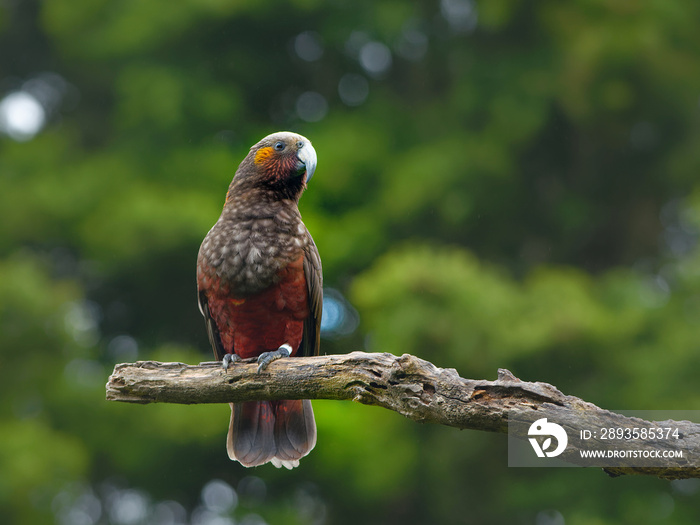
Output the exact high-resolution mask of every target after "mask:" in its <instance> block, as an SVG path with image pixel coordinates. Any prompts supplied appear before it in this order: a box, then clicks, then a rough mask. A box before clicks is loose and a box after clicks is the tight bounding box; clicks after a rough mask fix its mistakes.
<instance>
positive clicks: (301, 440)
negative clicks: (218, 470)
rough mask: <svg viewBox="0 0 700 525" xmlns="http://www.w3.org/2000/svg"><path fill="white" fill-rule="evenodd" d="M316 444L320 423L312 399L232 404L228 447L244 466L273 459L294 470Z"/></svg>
mask: <svg viewBox="0 0 700 525" xmlns="http://www.w3.org/2000/svg"><path fill="white" fill-rule="evenodd" d="M315 445H316V422H315V421H314V413H313V409H312V407H311V401H309V400H308V399H304V400H293V401H272V402H271V401H250V402H246V403H235V404H234V403H231V424H230V426H229V431H228V436H227V439H226V448H227V450H228V456H229V458H231V459H232V460H236V461H239V462H240V463H241V464H242V465H243V466H246V467H255V466H258V465H263V464H265V463H268V462H271V463H272V464H273V465H274V466H275V467H278V468H279V467H286V468H288V469H291V468H294V467H296V466H298V465H299V460H300V459H301V458H302V457H304V456H306V455H307V454H308V453H309V452H311V450H312V449H313V448H314V446H315Z"/></svg>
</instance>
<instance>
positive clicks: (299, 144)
mask: <svg viewBox="0 0 700 525" xmlns="http://www.w3.org/2000/svg"><path fill="white" fill-rule="evenodd" d="M303 147H304V141H303V140H300V141H299V142H297V149H301V148H303Z"/></svg>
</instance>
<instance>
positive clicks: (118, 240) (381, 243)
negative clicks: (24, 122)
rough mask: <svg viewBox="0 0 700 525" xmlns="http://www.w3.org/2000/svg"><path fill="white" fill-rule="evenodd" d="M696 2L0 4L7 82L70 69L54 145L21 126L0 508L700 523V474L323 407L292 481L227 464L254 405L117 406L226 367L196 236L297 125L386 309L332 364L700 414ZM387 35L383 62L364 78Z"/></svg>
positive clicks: (0, 145) (360, 267) (332, 231)
mask: <svg viewBox="0 0 700 525" xmlns="http://www.w3.org/2000/svg"><path fill="white" fill-rule="evenodd" d="M699 19H700V3H698V2H697V1H695V0H676V1H674V2H669V1H652V2H635V1H632V0H607V1H605V2H602V1H596V0H574V1H569V2H553V1H545V0H541V1H521V2H517V1H512V0H489V1H488V2H487V1H479V2H475V3H471V2H468V1H466V0H443V1H442V2H437V1H428V0H422V1H417V2H400V1H396V0H375V1H373V2H355V1H350V0H334V1H331V2H322V1H320V0H295V1H292V2H278V1H273V0H256V1H243V0H237V1H236V0H233V1H224V0H206V1H205V0H200V1H193V0H190V1H182V2H166V1H163V0H149V1H136V0H122V1H114V0H109V1H108V0H73V1H71V2H68V1H66V0H53V1H51V2H37V1H35V0H26V1H21V2H5V3H3V4H2V5H1V6H0V49H2V53H0V96H4V95H6V94H8V93H10V92H12V91H14V90H18V89H22V86H23V85H24V84H23V82H26V81H27V80H29V79H31V78H35V77H36V76H37V75H40V74H41V73H42V72H45V71H50V72H53V73H56V74H58V75H60V76H61V77H62V78H63V79H65V80H66V81H67V82H68V83H69V85H68V89H67V90H66V92H65V93H64V96H63V99H62V104H61V105H60V106H58V107H57V108H55V109H54V110H53V111H52V112H50V120H49V122H48V124H47V125H46V127H45V128H44V129H43V130H42V131H41V132H40V133H39V134H38V135H36V136H35V137H34V138H32V139H31V140H27V141H15V140H12V139H11V138H9V137H7V136H0V395H1V396H2V399H3V403H2V404H1V405H0V522H2V523H11V524H18V525H23V524H34V523H50V522H54V521H55V522H57V523H62V524H65V523H71V524H77V525H82V524H85V525H91V524H94V523H100V524H108V523H115V524H121V523H124V524H134V523H162V524H166V523H197V524H214V523H218V524H227V523H233V522H236V523H247V524H248V525H251V524H256V523H258V524H259V523H263V522H266V523H270V524H276V523H288V524H294V523H318V524H320V523H333V524H336V523H337V524H343V523H406V524H412V523H416V524H418V523H445V524H452V523H455V524H456V523H506V522H508V523H523V524H525V523H536V524H538V525H546V524H551V525H560V524H563V523H566V524H567V525H607V524H617V523H624V524H646V523H649V524H652V523H674V524H695V523H698V522H700V502H699V498H700V482H698V480H690V481H686V482H673V483H669V482H664V481H660V480H654V479H635V478H621V479H609V478H607V477H606V476H605V475H604V474H603V473H601V472H599V471H595V470H583V469H536V470H531V469H512V468H511V469H509V468H508V467H507V466H506V440H505V437H504V436H498V435H487V434H481V433H475V432H459V431H456V430H454V429H449V428H440V427H432V426H420V425H416V424H415V423H412V422H409V421H406V420H403V419H402V418H400V417H399V416H397V415H396V414H393V413H389V412H386V411H382V410H379V409H374V408H369V407H361V406H355V405H353V404H351V403H331V402H318V403H315V409H316V414H317V422H318V427H319V441H318V445H317V447H316V449H315V450H314V452H313V453H312V454H311V455H310V456H309V457H308V458H306V459H304V461H302V463H301V467H300V468H298V469H296V470H294V471H292V472H287V471H284V472H281V471H277V470H275V469H274V468H272V467H269V466H266V467H262V468H258V469H256V470H253V471H249V470H245V469H243V468H242V467H240V466H239V465H238V464H233V463H231V462H230V461H229V460H228V459H227V458H226V454H225V449H224V440H225V433H226V425H227V420H228V419H227V418H228V408H227V407H224V406H192V407H181V406H144V407H141V406H122V405H117V404H113V403H111V404H110V403H106V402H105V401H104V383H105V382H106V379H107V377H108V375H109V373H110V371H111V369H112V367H113V365H114V364H115V363H116V362H119V361H124V360H133V359H137V358H138V359H160V360H168V361H175V360H182V361H186V362H191V363H196V362H199V361H202V360H207V359H209V356H210V350H209V348H208V345H207V341H206V337H205V333H204V327H203V325H202V322H201V318H200V315H199V313H198V311H197V308H196V300H195V293H194V292H195V285H194V264H195V259H196V253H197V249H198V246H199V243H200V241H201V239H202V238H203V237H204V235H205V233H206V232H207V230H208V228H209V227H210V226H211V225H212V224H213V223H214V221H215V220H216V218H217V217H218V213H219V210H220V206H221V205H222V202H223V198H224V193H225V190H226V187H227V185H228V182H229V181H230V178H231V176H232V175H233V173H234V170H235V168H236V166H237V164H238V162H239V161H240V159H241V158H242V157H243V156H244V155H245V153H246V151H247V149H248V148H249V147H250V145H251V144H253V143H255V142H256V141H257V140H259V138H261V137H262V136H263V135H265V134H267V133H270V132H273V131H277V130H279V129H292V130H295V131H298V132H300V133H303V134H304V135H306V136H308V137H309V138H310V139H311V140H312V141H313V143H314V145H315V147H316V150H317V152H318V155H319V167H318V170H317V174H316V176H315V177H314V179H313V181H312V182H311V184H310V188H309V191H308V192H307V193H306V194H305V195H304V197H303V199H302V213H303V215H304V218H305V222H306V223H307V226H308V227H309V229H310V230H311V232H312V234H313V236H314V238H315V239H316V242H317V245H318V247H319V250H320V252H321V256H322V258H323V261H324V273H325V279H326V284H327V285H328V286H330V287H333V288H336V289H338V290H341V291H342V292H343V293H344V294H345V295H346V296H347V297H348V298H349V300H350V302H351V303H352V304H353V305H354V307H355V308H356V309H357V310H358V312H359V315H360V319H361V324H360V328H359V329H358V330H357V331H356V332H355V333H353V334H352V335H350V336H348V337H345V338H334V339H331V338H329V339H325V340H324V341H323V348H322V351H324V352H326V353H337V352H347V351H351V350H356V349H363V348H364V349H367V350H369V351H383V352H391V353H394V354H401V353H404V352H407V353H412V354H415V355H418V356H420V357H423V358H425V359H428V360H430V361H432V362H434V363H435V364H437V365H438V366H443V367H452V368H456V369H457V370H458V371H459V372H460V374H461V375H463V376H465V377H473V378H482V377H486V378H492V377H494V376H495V371H496V368H498V367H505V368H508V369H510V370H511V371H513V372H514V373H515V374H516V375H517V376H518V377H520V378H522V379H525V380H541V381H547V382H551V383H553V384H555V385H557V386H558V387H559V388H560V389H561V390H563V391H564V392H565V393H568V394H573V395H576V396H579V397H582V398H584V399H586V400H588V401H591V402H594V403H596V404H598V405H600V406H602V407H605V408H610V409H698V408H700V390H699V389H698V371H699V370H700V251H699V250H698V248H697V247H696V240H697V238H698V231H700V178H699V177H698V173H699V172H700V147H698V144H700V107H699V102H698V101H699V99H700V32H698V30H697V21H698V20H699ZM305 31H311V32H312V33H311V35H312V37H313V38H315V41H316V42H317V43H320V45H321V46H322V49H323V53H322V55H321V56H320V57H318V58H317V59H314V60H311V61H309V60H304V59H302V58H301V57H300V56H299V53H298V52H297V51H295V49H296V48H295V42H296V43H298V40H296V39H297V37H298V35H299V34H301V33H303V32H305ZM369 42H374V43H381V44H383V45H384V46H386V47H385V48H382V49H388V50H390V51H391V58H392V61H391V65H390V67H389V68H388V69H386V70H384V71H381V72H377V73H374V74H371V73H369V72H368V71H366V70H365V69H363V66H362V60H361V53H362V49H363V47H362V46H365V45H366V44H367V43H369ZM302 54H303V53H302ZM346 74H354V75H360V76H362V77H363V78H365V80H366V82H367V86H368V88H369V93H368V96H367V98H366V100H364V102H363V103H361V104H357V105H352V106H348V105H346V104H344V103H343V101H342V100H341V97H340V96H339V92H338V85H339V82H340V80H341V78H343V76H344V75H346ZM354 78H357V77H354ZM309 91H311V92H315V93H318V94H320V95H321V96H322V97H324V99H325V101H326V103H327V112H326V113H324V114H323V115H322V116H323V118H321V119H320V120H319V119H316V118H314V119H311V120H313V121H312V122H309V121H308V119H307V120H303V119H302V118H300V116H299V115H300V114H299V112H298V111H297V109H298V108H297V102H298V100H299V97H300V95H302V94H303V93H305V92H309ZM136 348H138V351H136ZM212 480H219V481H215V482H214V485H212ZM221 482H223V483H221ZM217 483H219V484H218V485H217ZM212 486H213V487H216V486H218V487H224V489H225V488H226V487H232V488H233V489H235V491H236V492H235V493H233V492H231V491H230V489H229V492H226V490H224V493H225V495H226V494H228V496H226V497H228V500H227V499H226V497H224V498H223V500H222V499H221V498H219V500H216V498H214V499H213V500H212V497H211V494H214V492H211V491H209V492H207V491H206V490H204V491H203V490H202V489H203V487H210V488H211V487H212ZM207 494H208V495H209V496H207ZM231 494H233V496H231ZM232 497H233V499H231V498H232ZM212 501H214V504H212ZM216 501H224V502H226V501H228V504H220V505H219V506H218V507H217V504H216ZM125 509H126V510H125ZM217 520H218V521H217Z"/></svg>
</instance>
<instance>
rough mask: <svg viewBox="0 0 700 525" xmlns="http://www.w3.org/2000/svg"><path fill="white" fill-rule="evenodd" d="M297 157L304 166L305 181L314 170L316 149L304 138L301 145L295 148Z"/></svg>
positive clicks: (309, 178)
mask: <svg viewBox="0 0 700 525" xmlns="http://www.w3.org/2000/svg"><path fill="white" fill-rule="evenodd" d="M297 159H299V162H300V163H301V164H303V165H304V167H305V168H306V182H309V181H310V180H311V177H313V174H314V171H316V150H315V149H314V147H313V146H312V145H311V142H309V141H308V140H305V141H304V142H303V143H302V145H301V147H300V148H299V149H298V150H297Z"/></svg>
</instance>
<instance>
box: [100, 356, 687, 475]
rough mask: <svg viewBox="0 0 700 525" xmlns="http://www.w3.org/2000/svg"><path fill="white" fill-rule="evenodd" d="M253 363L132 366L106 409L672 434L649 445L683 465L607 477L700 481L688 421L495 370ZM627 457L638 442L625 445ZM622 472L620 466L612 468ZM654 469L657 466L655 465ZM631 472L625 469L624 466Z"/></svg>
mask: <svg viewBox="0 0 700 525" xmlns="http://www.w3.org/2000/svg"><path fill="white" fill-rule="evenodd" d="M256 369H257V365H256V364H254V363H246V362H242V363H236V364H234V365H233V366H231V367H230V368H229V369H228V370H226V371H224V370H223V369H222V367H221V363H220V362H208V363H201V364H200V365H198V366H192V365H187V364H184V363H158V362H155V361H139V362H137V363H133V364H131V363H123V364H119V365H117V366H116V367H115V368H114V372H113V374H112V376H111V377H110V378H109V382H108V383H107V400H109V401H124V402H130V403H181V404H196V403H228V402H240V401H250V400H274V399H334V400H353V401H358V402H360V403H363V404H367V405H378V406H381V407H384V408H387V409H389V410H393V411H395V412H398V413H399V414H402V415H404V416H406V417H407V418H409V419H413V420H414V421H418V422H421V423H438V424H442V425H447V426H451V427H456V428H460V429H473V430H485V431H489V432H500V433H505V432H508V424H509V420H510V423H511V433H510V434H511V436H516V437H518V438H519V439H527V437H528V435H527V433H528V429H529V428H530V424H531V423H532V422H533V420H534V419H540V418H547V419H548V420H549V421H556V422H557V423H558V424H560V425H561V426H563V427H564V428H565V429H566V430H567V433H568V435H569V436H572V435H573V436H577V435H579V432H580V430H584V429H585V430H589V429H603V428H606V429H608V428H630V429H632V428H646V429H653V428H669V427H670V428H673V429H678V436H679V437H678V438H676V439H657V440H653V445H654V447H655V448H656V449H659V450H665V451H671V452H673V451H677V450H682V451H684V454H683V455H684V457H683V458H678V459H668V460H665V462H664V466H658V465H655V464H653V463H649V464H648V466H639V465H640V461H639V460H635V461H634V463H633V464H634V465H635V466H629V467H627V466H622V467H621V466H617V467H612V468H606V469H605V470H606V472H607V473H608V474H610V475H613V476H617V475H622V474H641V475H652V476H657V477H660V478H666V479H681V478H700V466H699V465H700V461H698V455H699V454H700V425H699V424H696V423H691V422H688V421H664V422H650V421H644V420H641V419H637V418H630V417H626V416H623V415H620V414H616V413H614V412H610V411H607V410H603V409H601V408H599V407H597V406H595V405H593V404H591V403H588V402H586V401H583V400H581V399H579V398H577V397H573V396H567V395H564V394H563V393H561V392H560V391H559V390H558V389H556V388H555V387H553V386H552V385H549V384H547V383H540V382H536V383H530V382H525V381H521V380H519V379H517V378H516V377H515V376H513V375H512V374H511V373H510V372H509V371H508V370H504V369H499V371H498V378H497V379H496V380H495V381H487V380H474V379H464V378H462V377H460V376H459V374H458V373H457V371H456V370H454V369H449V368H448V369H442V368H437V367H436V366H434V365H433V364H432V363H429V362H427V361H424V360H422V359H419V358H417V357H415V356H412V355H408V354H404V355H403V356H401V357H396V356H394V355H391V354H368V353H364V352H353V353H350V354H347V355H329V356H319V357H300V358H294V359H280V360H278V361H276V362H273V363H272V364H271V365H270V366H269V367H268V368H267V370H266V371H264V372H262V373H257V371H256ZM627 445H628V446H627V449H629V450H634V449H635V447H638V446H639V442H636V443H635V442H634V441H630V442H629V443H628V444H627ZM585 446H586V448H589V449H595V448H596V447H597V448H609V446H610V441H607V440H604V439H600V436H598V438H591V439H589V440H587V441H586V443H585ZM580 448H581V447H578V448H577V446H573V447H572V446H571V442H570V446H569V447H567V450H566V451H565V452H564V454H563V455H562V456H560V459H563V460H565V461H567V462H570V463H574V464H581V465H590V464H591V463H590V460H589V461H588V462H585V461H582V460H580V459H579V458H580V454H579V449H580ZM618 463H619V461H618ZM657 463H658V460H657ZM630 464H632V463H630Z"/></svg>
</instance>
